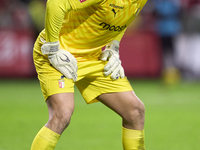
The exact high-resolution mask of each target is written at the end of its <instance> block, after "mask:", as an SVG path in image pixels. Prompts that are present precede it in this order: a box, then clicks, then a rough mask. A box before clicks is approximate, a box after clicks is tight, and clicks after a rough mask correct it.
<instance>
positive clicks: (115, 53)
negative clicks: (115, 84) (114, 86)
mask: <svg viewBox="0 0 200 150" xmlns="http://www.w3.org/2000/svg"><path fill="white" fill-rule="evenodd" d="M99 59H100V60H103V61H108V63H107V64H106V65H105V67H104V75H105V76H108V75H109V74H111V79H113V80H116V79H118V78H119V77H120V78H124V77H125V74H124V69H123V67H122V65H121V60H120V59H119V42H118V41H116V40H113V41H112V42H110V43H109V44H107V45H106V48H105V50H104V51H103V52H102V53H101V55H100V57H99Z"/></svg>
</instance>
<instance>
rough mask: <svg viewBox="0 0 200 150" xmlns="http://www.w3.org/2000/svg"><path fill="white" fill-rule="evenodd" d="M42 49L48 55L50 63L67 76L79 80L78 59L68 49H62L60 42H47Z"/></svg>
mask: <svg viewBox="0 0 200 150" xmlns="http://www.w3.org/2000/svg"><path fill="white" fill-rule="evenodd" d="M41 51H42V53H43V54H44V55H46V54H47V55H48V58H49V61H50V63H51V64H52V65H53V66H54V67H55V68H56V69H57V70H58V71H60V72H61V73H62V74H63V75H64V76H65V77H66V78H68V79H73V81H74V82H75V81H76V80H77V70H78V67H77V61H76V58H75V57H74V56H73V55H72V54H71V53H70V52H68V51H65V50H63V49H60V44H59V42H58V41H57V42H45V43H44V44H43V45H42V47H41Z"/></svg>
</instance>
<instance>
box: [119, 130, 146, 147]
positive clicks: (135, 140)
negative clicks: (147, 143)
mask: <svg viewBox="0 0 200 150" xmlns="http://www.w3.org/2000/svg"><path fill="white" fill-rule="evenodd" d="M122 143H123V148H124V150H145V147H144V130H132V129H127V128H124V127H123V128H122Z"/></svg>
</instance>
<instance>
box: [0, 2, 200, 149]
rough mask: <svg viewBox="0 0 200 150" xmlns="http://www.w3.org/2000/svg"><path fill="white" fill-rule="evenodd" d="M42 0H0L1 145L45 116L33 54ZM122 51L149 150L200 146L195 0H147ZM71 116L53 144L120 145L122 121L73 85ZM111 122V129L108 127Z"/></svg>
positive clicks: (31, 131) (21, 140)
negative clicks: (143, 115)
mask: <svg viewBox="0 0 200 150" xmlns="http://www.w3.org/2000/svg"><path fill="white" fill-rule="evenodd" d="M45 3H46V0H0V94H1V96H0V135H1V136H0V150H27V149H30V145H31V142H32V140H33V138H34V136H35V134H36V133H37V131H38V130H39V129H40V128H41V126H42V125H44V124H45V123H46V121H47V119H48V118H47V117H48V115H47V113H48V112H47V108H46V105H45V103H44V101H43V97H42V93H41V92H40V86H39V82H38V80H37V75H36V72H35V68H34V65H33V60H32V48H33V44H34V41H35V39H36V37H37V35H38V33H39V32H40V31H41V30H42V29H43V28H44V15H45ZM120 55H121V59H122V65H123V67H124V69H125V72H126V75H127V76H128V78H129V79H130V81H131V84H132V86H133V88H134V90H135V91H136V94H137V95H138V96H139V97H140V98H141V99H142V101H143V102H144V103H145V106H146V124H145V130H146V148H147V150H160V149H162V150H190V149H192V150H198V149H200V146H199V142H200V131H199V130H198V127H199V125H200V119H199V118H200V110H199V106H200V101H199V100H200V92H199V91H200V59H199V57H200V1H199V0H149V1H148V2H147V4H146V6H145V8H144V9H143V10H142V12H141V14H140V15H139V16H138V17H137V18H136V20H135V21H134V22H133V23H132V24H131V25H130V26H129V27H128V29H127V31H126V33H125V36H124V37H123V39H122V41H121V50H120ZM75 90H76V91H75V93H76V94H75V98H76V108H75V113H74V115H73V119H72V123H71V125H70V126H69V129H67V131H65V133H64V134H63V136H62V137H61V140H60V141H59V143H58V147H57V148H56V149H57V150H65V149H70V150H76V149H82V150H86V149H87V150H88V149H95V150H100V149H101V150H102V149H104V150H106V149H109V150H121V149H122V146H121V132H120V131H121V123H120V122H121V120H120V118H119V117H118V116H117V115H115V114H114V113H113V112H112V111H110V110H109V109H107V108H106V107H104V106H102V105H101V104H100V103H96V104H92V105H88V106H87V105H86V104H85V103H84V100H83V99H82V97H81V95H80V93H79V92H78V90H77V89H75ZM110 129H112V130H110Z"/></svg>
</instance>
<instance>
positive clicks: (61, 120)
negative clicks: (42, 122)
mask: <svg viewBox="0 0 200 150" xmlns="http://www.w3.org/2000/svg"><path fill="white" fill-rule="evenodd" d="M72 113H73V112H70V111H64V112H63V111H62V112H59V111H58V112H55V113H54V114H53V116H52V117H51V118H50V121H52V122H53V123H54V125H55V126H57V127H59V128H63V129H65V128H66V127H67V126H68V125H69V124H70V120H71V116H72Z"/></svg>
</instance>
